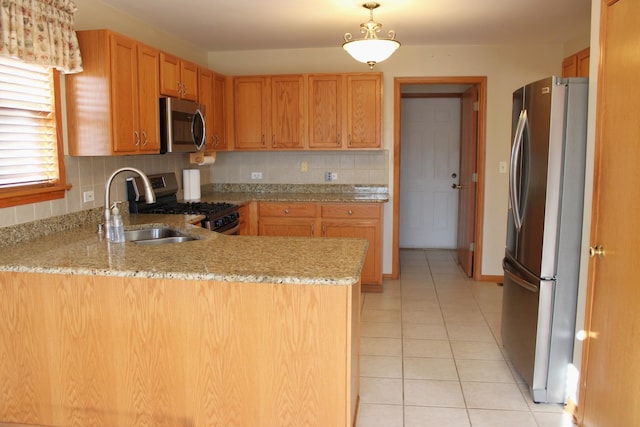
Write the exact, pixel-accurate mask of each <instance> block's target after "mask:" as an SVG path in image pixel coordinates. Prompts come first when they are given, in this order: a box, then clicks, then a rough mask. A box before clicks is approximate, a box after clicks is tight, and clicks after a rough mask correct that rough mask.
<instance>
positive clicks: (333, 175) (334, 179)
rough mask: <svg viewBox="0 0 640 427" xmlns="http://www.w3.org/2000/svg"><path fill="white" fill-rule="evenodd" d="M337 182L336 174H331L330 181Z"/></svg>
mask: <svg viewBox="0 0 640 427" xmlns="http://www.w3.org/2000/svg"><path fill="white" fill-rule="evenodd" d="M337 180H338V172H331V181H337Z"/></svg>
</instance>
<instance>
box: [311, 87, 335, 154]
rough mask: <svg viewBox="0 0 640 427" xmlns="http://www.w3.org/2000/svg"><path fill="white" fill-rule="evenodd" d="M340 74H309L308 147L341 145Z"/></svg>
mask: <svg viewBox="0 0 640 427" xmlns="http://www.w3.org/2000/svg"><path fill="white" fill-rule="evenodd" d="M342 99H343V96H342V76H340V75H338V74H318V75H310V76H309V148H324V149H336V148H341V147H342V113H343V109H342Z"/></svg>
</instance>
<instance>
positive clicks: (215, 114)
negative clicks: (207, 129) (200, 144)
mask: <svg viewBox="0 0 640 427" xmlns="http://www.w3.org/2000/svg"><path fill="white" fill-rule="evenodd" d="M225 87H226V78H225V76H223V75H220V74H215V73H214V75H213V111H211V112H207V115H211V121H212V129H211V134H212V137H213V148H214V150H227V149H228V147H229V145H228V143H227V133H226V127H225V120H226V117H225V105H226V102H225V101H226V95H225Z"/></svg>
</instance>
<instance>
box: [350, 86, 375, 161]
mask: <svg viewBox="0 0 640 427" xmlns="http://www.w3.org/2000/svg"><path fill="white" fill-rule="evenodd" d="M346 92H347V111H346V121H347V123H346V124H347V127H346V138H347V139H346V148H349V149H356V148H366V149H371V148H381V146H382V75H381V74H379V73H375V74H374V73H366V74H348V75H347V76H346Z"/></svg>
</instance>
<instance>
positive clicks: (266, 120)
mask: <svg viewBox="0 0 640 427" xmlns="http://www.w3.org/2000/svg"><path fill="white" fill-rule="evenodd" d="M303 90H304V77H303V76H302V75H291V76H287V75H282V76H251V77H236V78H235V81H234V116H235V148H236V149H240V150H242V149H249V150H256V149H260V150H265V149H278V148H282V149H298V148H304V130H305V128H304V111H305V110H304V97H303Z"/></svg>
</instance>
